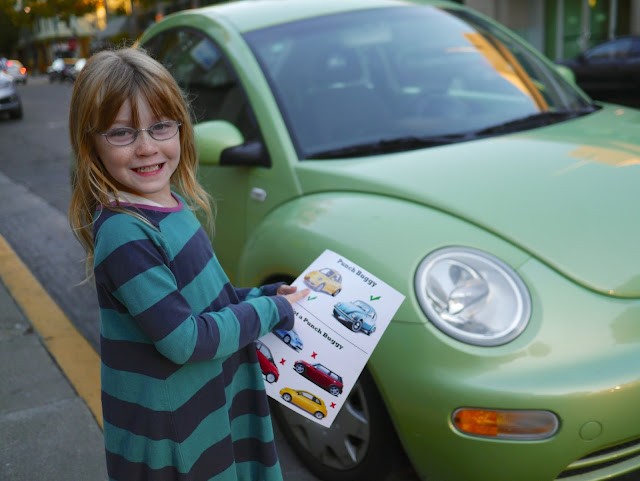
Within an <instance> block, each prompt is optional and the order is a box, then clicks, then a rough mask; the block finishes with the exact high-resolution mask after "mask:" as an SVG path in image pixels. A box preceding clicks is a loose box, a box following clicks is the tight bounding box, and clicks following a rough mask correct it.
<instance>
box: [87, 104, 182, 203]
mask: <svg viewBox="0 0 640 481" xmlns="http://www.w3.org/2000/svg"><path fill="white" fill-rule="evenodd" d="M137 100H138V109H139V114H140V123H141V126H142V128H148V127H150V126H152V125H154V124H156V123H158V122H160V121H163V120H175V119H168V118H156V117H155V115H154V114H153V111H152V110H151V107H150V106H149V103H148V102H147V101H146V99H145V98H144V97H143V96H140V97H139V98H138V99H137ZM120 127H130V128H135V127H134V125H133V116H132V113H131V103H130V102H129V100H127V101H125V102H124V103H123V104H122V107H120V110H119V111H118V115H117V116H116V118H115V120H114V121H113V124H112V125H111V126H110V127H109V129H107V131H109V130H111V129H116V128H120ZM96 151H97V153H98V156H99V157H100V160H101V161H102V164H103V165H104V167H105V169H106V170H107V172H109V174H110V175H111V177H112V178H113V179H114V180H115V182H116V185H117V186H118V188H119V189H120V190H123V191H125V192H129V193H132V194H136V195H139V196H142V197H145V198H147V199H149V200H151V201H154V202H157V203H159V204H161V205H163V206H166V207H172V206H174V205H176V201H175V200H174V198H173V197H172V196H171V184H170V179H171V175H172V174H173V173H174V172H175V170H176V169H177V168H178V163H179V162H180V132H178V134H177V135H175V136H174V137H172V138H170V139H167V140H155V139H153V138H151V136H150V135H149V132H147V131H144V132H138V136H137V138H136V140H135V141H134V142H133V143H131V144H129V145H124V146H117V145H111V144H110V143H109V142H108V141H107V139H106V138H105V137H104V136H103V135H100V134H96Z"/></svg>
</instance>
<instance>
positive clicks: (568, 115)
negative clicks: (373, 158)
mask: <svg viewBox="0 0 640 481" xmlns="http://www.w3.org/2000/svg"><path fill="white" fill-rule="evenodd" d="M595 110H598V107H596V106H589V107H587V108H584V109H578V110H555V111H546V112H538V113H536V114H533V115H528V116H526V117H521V118H518V119H514V120H509V121H507V122H503V123H500V124H497V125H492V126H490V127H486V128H482V129H480V130H476V131H471V132H459V133H455V134H444V135H433V136H427V135H425V136H418V135H410V136H406V137H398V138H395V139H384V140H377V141H375V142H367V143H363V144H356V145H349V146H346V147H340V148H337V149H330V150H322V151H319V152H312V153H310V154H308V155H307V156H306V158H307V159H345V158H349V157H360V156H364V155H380V154H389V153H393V152H402V151H405V150H415V149H422V148H425V147H437V146H439V145H448V144H453V143H458V142H465V141H468V140H475V139H479V138H482V137H491V136H493V135H499V134H504V133H510V132H517V131H520V130H527V129H533V128H535V127H542V126H543V125H551V124H554V123H556V122H561V121H563V120H568V119H572V118H575V117H580V116H582V115H586V114H589V113H591V112H594V111H595Z"/></svg>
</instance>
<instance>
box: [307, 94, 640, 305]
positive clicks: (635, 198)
mask: <svg viewBox="0 0 640 481" xmlns="http://www.w3.org/2000/svg"><path fill="white" fill-rule="evenodd" d="M638 132H640V111H635V110H632V109H627V108H621V107H615V106H605V107H604V108H603V109H602V110H600V111H598V112H595V113H593V114H590V115H587V116H584V117H580V118H578V119H574V120H571V121H566V122H562V123H558V124H554V125H551V126H547V127H543V128H538V129H534V130H528V131H524V132H520V133H516V134H510V135H504V136H500V137H492V138H487V139H482V140H475V141H470V142H464V143H459V144H453V145H448V146H441V147H435V148H429V149H420V150H414V151H409V152H403V153H396V154H389V155H379V156H373V157H368V158H359V159H351V160H330V161H326V160H323V161H303V162H300V163H299V174H300V181H301V186H302V189H303V190H304V191H305V193H311V192H327V191H336V190H340V191H358V192H368V193H374V194H380V195H385V196H392V197H396V198H402V199H406V200H407V201H410V202H417V203H421V204H423V205H426V206H429V207H432V208H435V209H438V210H442V211H444V212H448V213H449V214H451V215H453V216H456V217H459V218H461V219H464V220H466V221H468V222H471V223H473V224H476V225H479V226H481V227H483V228H484V229H486V230H488V231H490V232H493V233H495V234H497V235H498V236H500V237H503V238H505V239H507V240H509V241H510V242H512V243H513V244H515V245H517V246H519V247H520V248H521V249H523V250H525V251H527V252H529V253H530V254H531V255H532V256H534V257H536V258H538V259H540V260H541V261H543V262H545V263H546V264H548V265H549V266H551V267H553V268H554V269H556V270H557V271H559V272H560V273H562V274H563V275H565V276H567V277H569V278H571V279H573V280H574V281H575V282H578V283H580V284H582V285H583V286H585V287H587V288H589V289H593V290H597V291H600V292H602V293H604V294H607V295H613V296H620V297H639V296H640V255H639V254H638V251H639V250H640V245H639V244H638V238H640V222H639V219H640V215H639V214H638V207H639V206H640V165H639V164H640V143H638Z"/></svg>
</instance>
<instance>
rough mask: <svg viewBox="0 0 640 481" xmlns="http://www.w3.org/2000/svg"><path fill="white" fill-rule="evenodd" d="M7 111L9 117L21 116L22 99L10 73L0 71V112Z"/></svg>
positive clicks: (17, 117) (18, 117) (19, 117)
mask: <svg viewBox="0 0 640 481" xmlns="http://www.w3.org/2000/svg"><path fill="white" fill-rule="evenodd" d="M2 112H8V113H9V118H11V119H21V118H22V99H21V98H20V93H19V92H18V89H17V88H16V82H15V80H14V79H13V77H11V76H10V75H8V74H6V73H4V72H0V113H2Z"/></svg>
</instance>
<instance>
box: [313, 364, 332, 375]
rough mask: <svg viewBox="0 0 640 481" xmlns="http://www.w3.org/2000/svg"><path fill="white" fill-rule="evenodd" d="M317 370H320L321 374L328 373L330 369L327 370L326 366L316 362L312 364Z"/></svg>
mask: <svg viewBox="0 0 640 481" xmlns="http://www.w3.org/2000/svg"><path fill="white" fill-rule="evenodd" d="M314 367H315V368H316V369H317V370H318V371H320V372H321V373H323V374H329V373H330V372H331V371H329V370H328V369H327V368H326V367H324V366H323V365H322V364H316V365H315V366H314Z"/></svg>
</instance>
